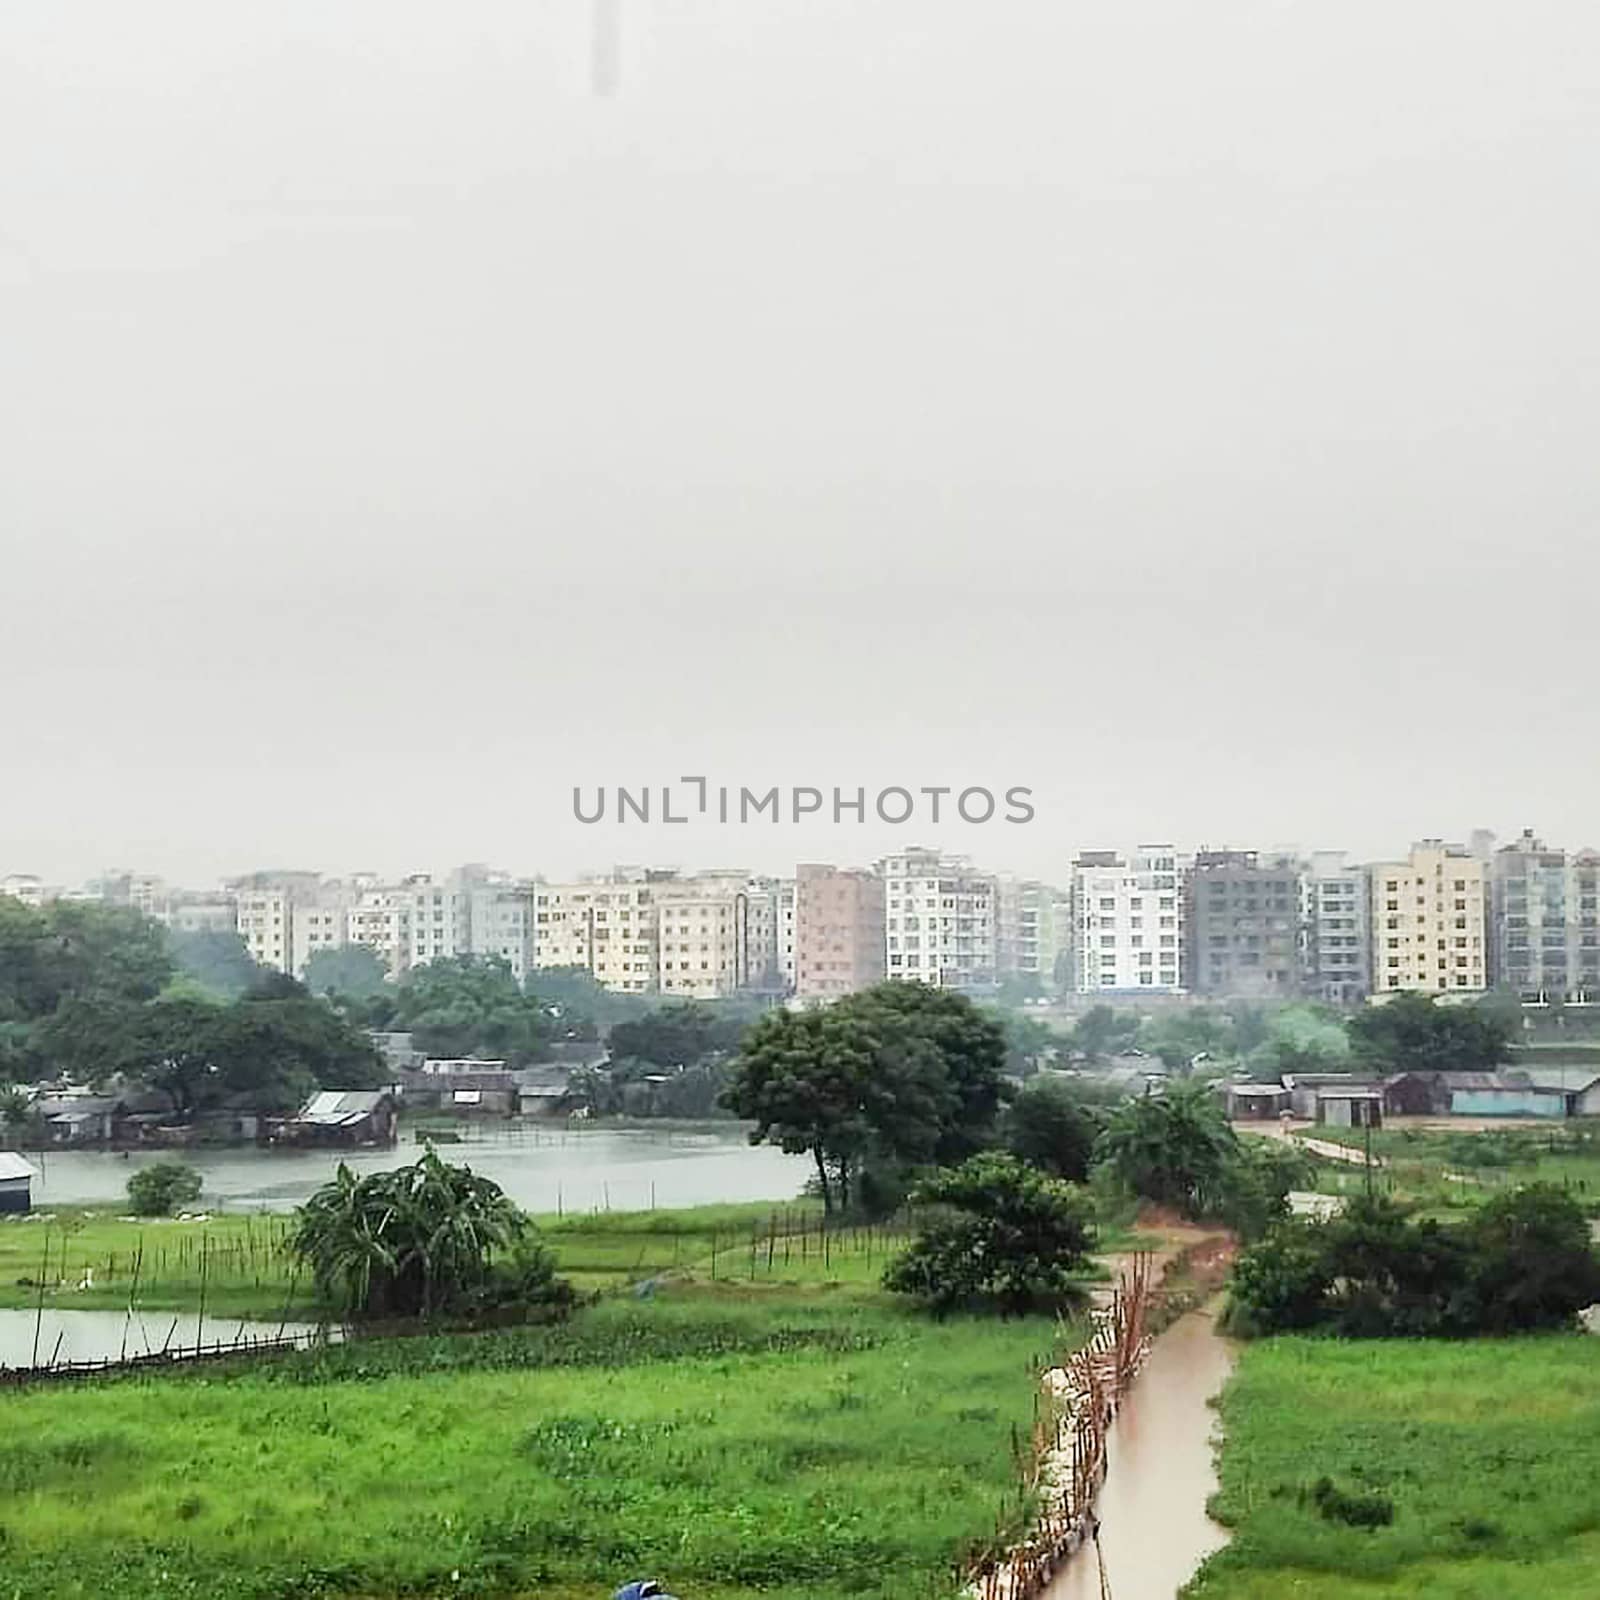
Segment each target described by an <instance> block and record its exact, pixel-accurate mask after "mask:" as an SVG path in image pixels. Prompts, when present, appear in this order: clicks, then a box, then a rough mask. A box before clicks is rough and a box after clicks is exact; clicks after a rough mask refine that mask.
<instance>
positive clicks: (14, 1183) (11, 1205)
mask: <svg viewBox="0 0 1600 1600" xmlns="http://www.w3.org/2000/svg"><path fill="white" fill-rule="evenodd" d="M36 1176H37V1174H36V1173H35V1172H34V1170H33V1168H32V1167H31V1166H30V1165H29V1164H28V1163H27V1162H26V1161H24V1160H23V1159H22V1157H21V1156H19V1155H16V1154H14V1153H13V1152H12V1151H10V1150H0V1213H4V1214H9V1215H12V1216H16V1215H19V1214H20V1215H23V1216H26V1215H27V1213H28V1212H29V1211H31V1210H32V1209H33V1180H34V1178H35V1177H36Z"/></svg>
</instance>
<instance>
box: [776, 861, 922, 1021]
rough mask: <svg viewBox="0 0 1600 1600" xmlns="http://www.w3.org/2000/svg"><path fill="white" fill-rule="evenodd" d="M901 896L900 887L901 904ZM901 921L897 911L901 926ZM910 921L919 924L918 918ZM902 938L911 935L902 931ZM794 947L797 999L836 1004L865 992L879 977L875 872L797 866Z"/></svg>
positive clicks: (879, 900) (880, 900) (879, 894)
mask: <svg viewBox="0 0 1600 1600" xmlns="http://www.w3.org/2000/svg"><path fill="white" fill-rule="evenodd" d="M903 881H904V880H902V885H903ZM905 892H906V891H905V889H904V887H903V886H902V889H901V896H902V899H903V898H904V896H905ZM906 915H908V913H906V912H904V911H903V910H902V912H901V913H900V916H901V919H902V921H903V920H904V918H905V917H906ZM912 915H917V916H918V917H919V923H920V913H912ZM901 936H902V937H909V936H910V935H909V934H907V933H905V932H904V930H902V933H901ZM917 936H918V937H920V936H921V929H920V926H919V928H918V930H917ZM794 942H795V955H794V973H795V977H794V992H795V994H797V995H799V996H800V997H801V998H802V999H807V1000H837V999H838V998H839V997H840V996H841V995H846V994H853V993H854V992H855V991H856V990H857V989H867V988H870V987H871V986H872V985H873V984H875V983H877V982H878V981H879V980H880V979H881V978H882V977H883V975H884V947H885V925H884V884H883V879H882V878H880V877H879V876H878V875H877V873H875V872H865V871H859V870H853V869H850V868H841V867H834V866H828V865H826V864H824V863H821V862H815V861H813V862H804V863H802V864H801V866H800V867H799V868H798V869H797V870H796V873H795V895H794ZM906 953H909V952H906ZM919 953H920V952H919Z"/></svg>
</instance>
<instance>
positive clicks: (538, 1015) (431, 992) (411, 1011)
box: [392, 956, 555, 1067]
mask: <svg viewBox="0 0 1600 1600" xmlns="http://www.w3.org/2000/svg"><path fill="white" fill-rule="evenodd" d="M392 1026H394V1027H396V1028H400V1029H405V1030H407V1031H409V1032H410V1033H411V1034H412V1035H413V1036H414V1037H415V1039H416V1043H417V1046H418V1048H419V1049H421V1050H424V1051H426V1052H427V1053H428V1054H429V1055H430V1056H450V1057H461V1056H484V1057H490V1058H493V1059H496V1060H504V1061H506V1062H507V1063H509V1064H510V1065H511V1066H513V1067H522V1066H526V1065H527V1064H528V1063H529V1062H532V1061H542V1060H544V1059H546V1057H547V1056H548V1055H549V1053H550V1040H551V1038H552V1036H553V1034H554V1032H555V1024H554V1022H553V1021H552V1019H551V1017H550V1016H549V1014H548V1012H547V1011H546V1010H545V1008H544V1006H543V1005H542V1004H541V1003H540V1001H539V1000H538V998H537V997H536V996H534V995H531V994H527V993H525V992H524V991H523V989H522V987H521V985H520V984H518V982H517V980H516V977H515V975H514V974H513V973H512V970H511V965H510V963H509V962H507V961H505V960H504V959H502V958H501V957H499V956H451V957H449V958H448V959H446V960H442V961H430V962H428V963H427V964H426V965H425V966H420V967H412V968H411V970H410V971H409V972H407V973H406V974H405V976H404V977H403V978H402V979H401V980H400V983H399V985H398V987H397V988H396V991H395V997H394V1008H393V1017H392Z"/></svg>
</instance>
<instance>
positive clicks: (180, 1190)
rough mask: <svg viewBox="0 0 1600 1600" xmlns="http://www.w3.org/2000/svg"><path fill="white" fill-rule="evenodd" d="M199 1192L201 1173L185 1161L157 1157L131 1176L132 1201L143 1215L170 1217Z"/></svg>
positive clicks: (135, 1210)
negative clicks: (157, 1158) (157, 1159)
mask: <svg viewBox="0 0 1600 1600" xmlns="http://www.w3.org/2000/svg"><path fill="white" fill-rule="evenodd" d="M199 1196H200V1174H199V1173H198V1172H196V1171H195V1170H194V1168H193V1167H188V1166H185V1165H184V1164H183V1162H181V1161H154V1162H152V1163H151V1164H150V1165H149V1166H148V1167H140V1169H139V1170H138V1171H137V1172H136V1173H134V1175H133V1176H132V1177H131V1178H129V1179H128V1204H129V1206H130V1207H131V1208H132V1210H133V1213H134V1215H135V1216H139V1217H170V1216H171V1215H172V1213H173V1212H174V1211H177V1210H179V1209H180V1208H181V1207H183V1206H187V1205H191V1204H193V1202H194V1201H195V1200H197V1199H198V1198H199Z"/></svg>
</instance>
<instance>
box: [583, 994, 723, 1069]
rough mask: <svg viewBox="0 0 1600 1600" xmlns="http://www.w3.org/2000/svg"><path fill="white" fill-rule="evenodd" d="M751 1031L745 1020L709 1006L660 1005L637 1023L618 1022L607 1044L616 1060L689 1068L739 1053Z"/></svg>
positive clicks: (636, 1021)
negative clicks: (721, 1012) (722, 1055)
mask: <svg viewBox="0 0 1600 1600" xmlns="http://www.w3.org/2000/svg"><path fill="white" fill-rule="evenodd" d="M748 1028H749V1024H748V1022H747V1021H746V1020H745V1019H744V1018H742V1017H736V1016H735V1017H726V1016H718V1014H717V1013H716V1012H714V1011H712V1010H711V1009H710V1008H709V1007H707V1006H700V1005H693V1004H689V1005H676V1006H661V1007H659V1008H658V1009H657V1010H654V1011H647V1012H646V1013H645V1014H644V1015H643V1016H642V1017H639V1018H638V1019H637V1020H635V1021H632V1022H619V1023H617V1024H616V1025H615V1026H614V1027H613V1028H612V1029H611V1033H610V1035H609V1036H608V1038H607V1041H606V1042H607V1045H608V1047H609V1049H610V1051H611V1054H612V1055H613V1056H616V1057H630V1056H631V1057H634V1058H635V1059H637V1060H639V1061H648V1062H650V1063H651V1064H652V1065H654V1066H658V1067H687V1066H693V1065H695V1064H696V1063H698V1062H700V1061H703V1060H704V1059H705V1058H706V1057H707V1056H712V1055H720V1054H725V1053H727V1052H729V1051H733V1050H737V1049H738V1048H739V1044H740V1041H741V1040H742V1039H743V1038H744V1036H745V1033H746V1032H747V1031H748Z"/></svg>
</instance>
